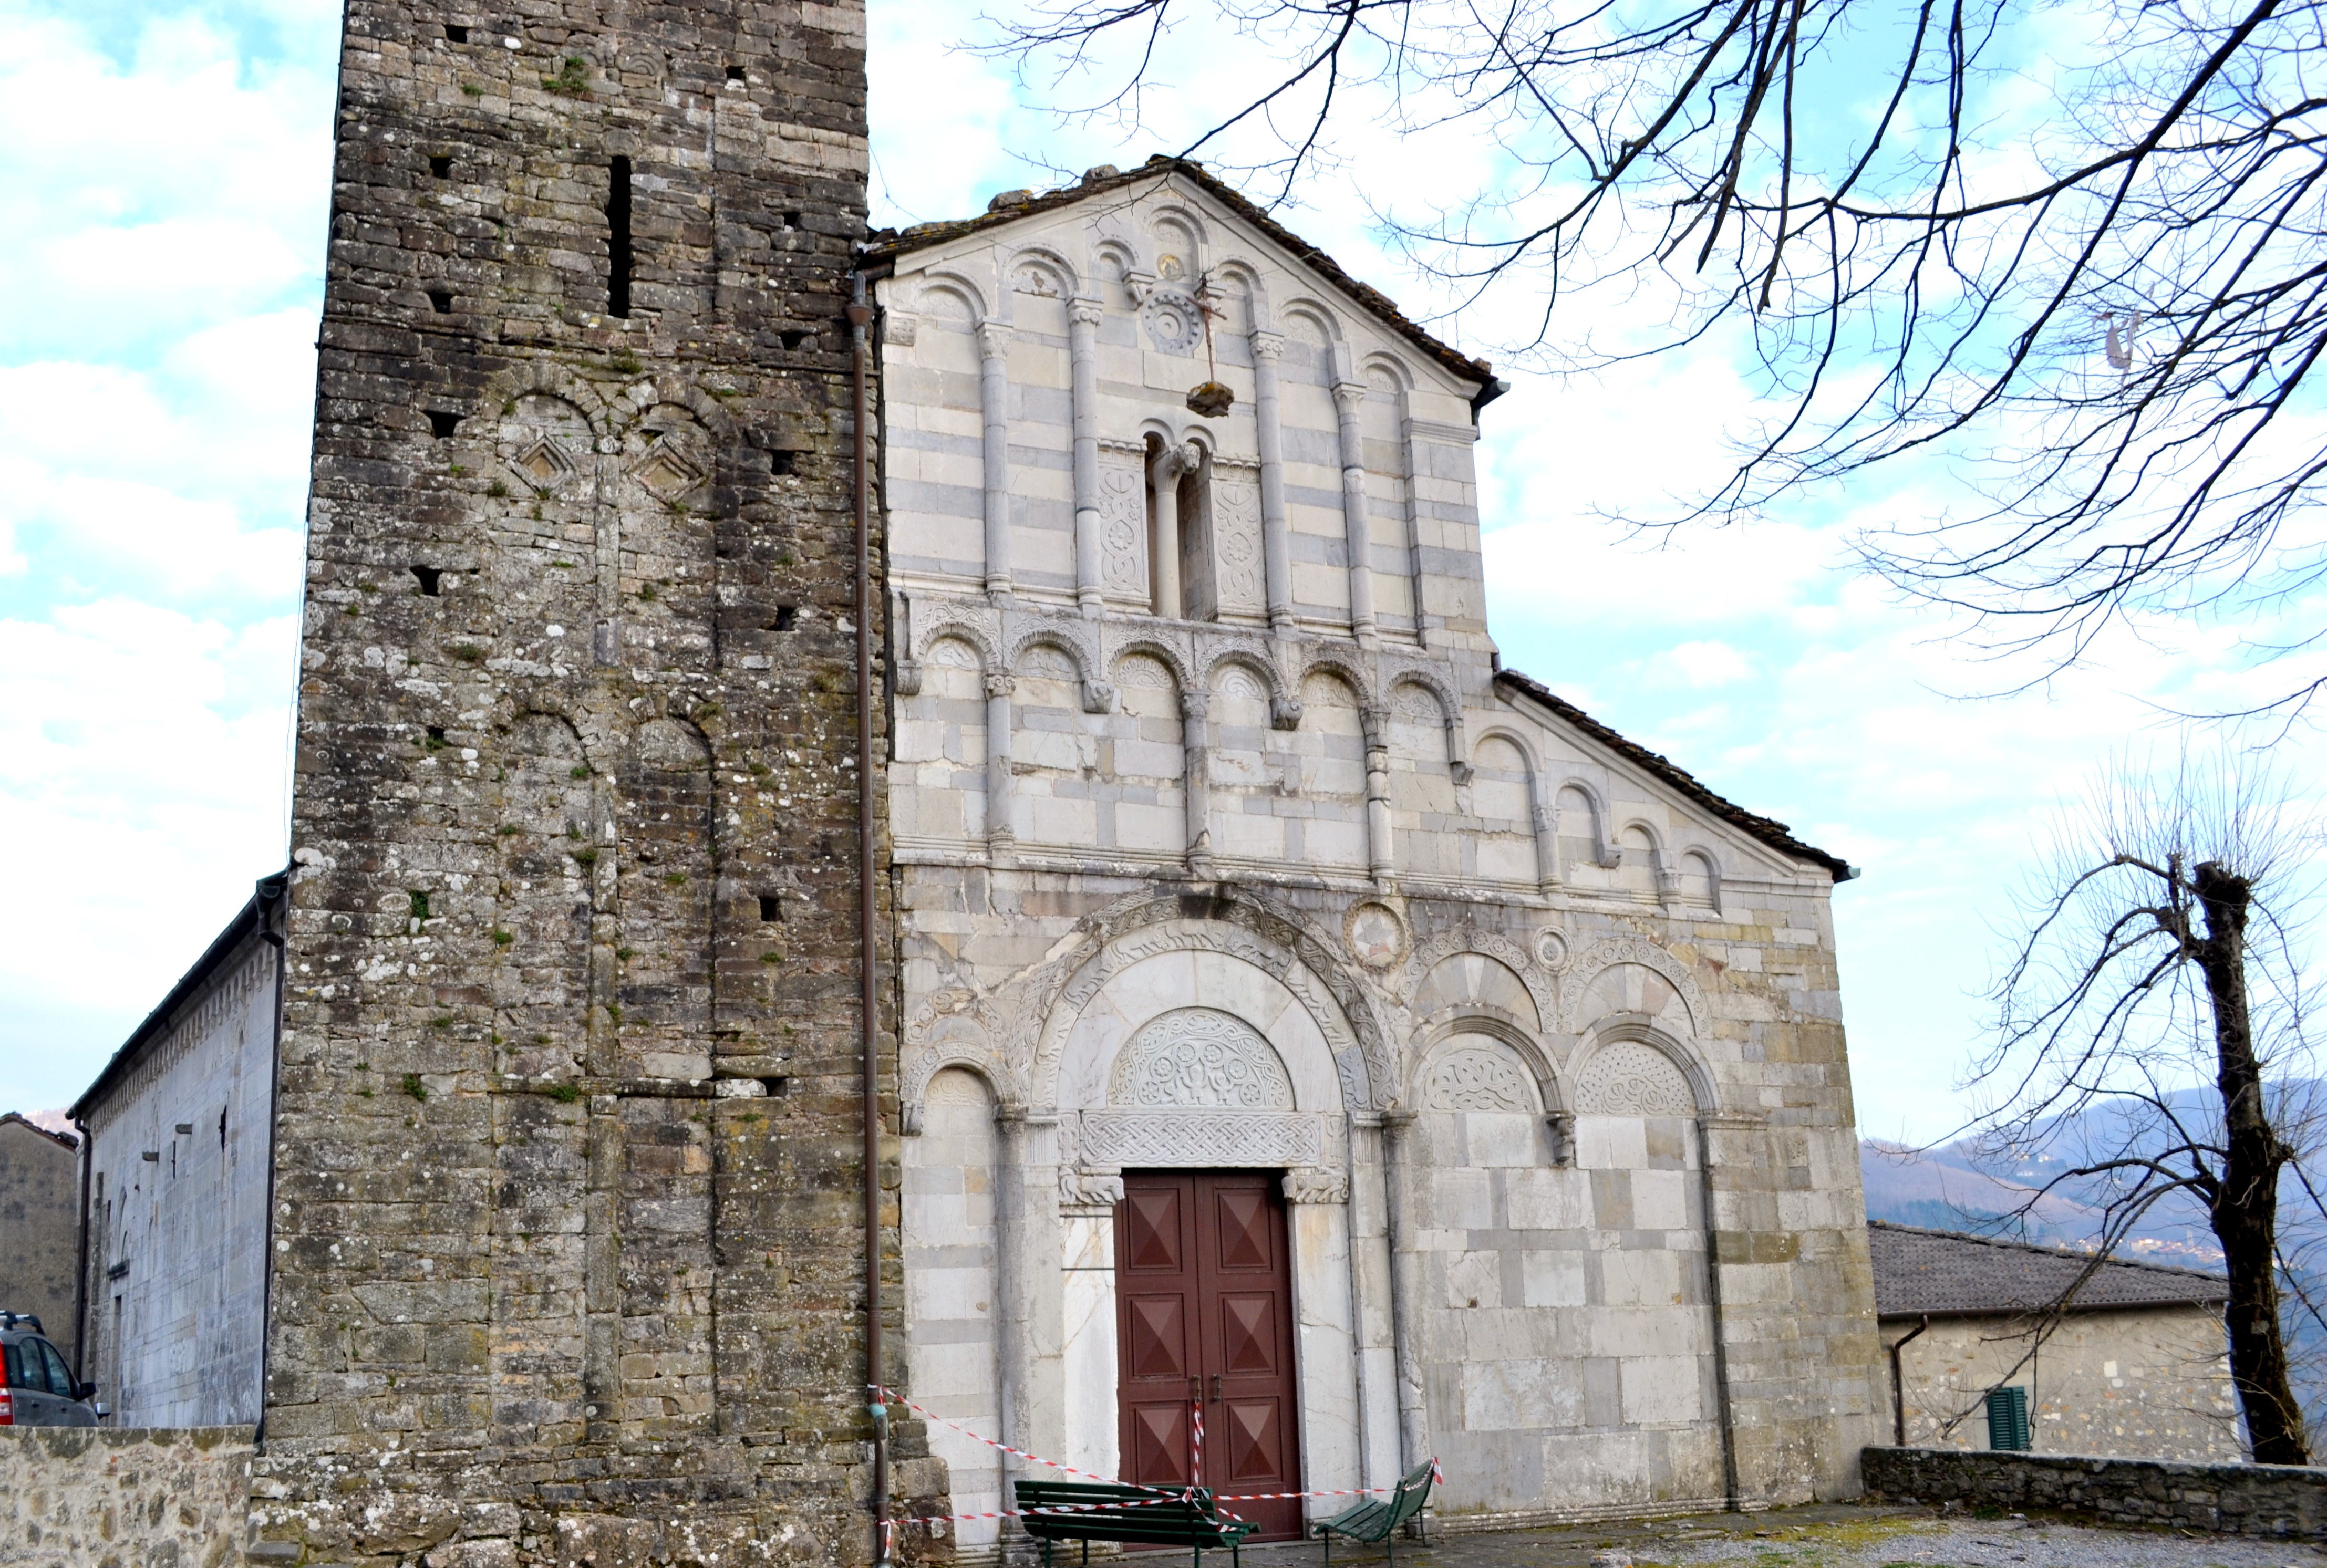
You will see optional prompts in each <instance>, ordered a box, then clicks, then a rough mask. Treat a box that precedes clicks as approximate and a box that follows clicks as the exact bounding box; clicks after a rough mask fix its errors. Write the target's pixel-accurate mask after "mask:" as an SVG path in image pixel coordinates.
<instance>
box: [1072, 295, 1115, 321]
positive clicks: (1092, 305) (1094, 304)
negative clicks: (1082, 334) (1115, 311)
mask: <svg viewBox="0 0 2327 1568" xmlns="http://www.w3.org/2000/svg"><path fill="white" fill-rule="evenodd" d="M1106 314H1107V306H1106V305H1105V304H1104V303H1101V302H1100V301H1098V300H1095V299H1091V298H1089V297H1088V296H1086V295H1077V296H1076V297H1075V298H1073V299H1070V300H1069V301H1068V302H1067V324H1068V325H1070V326H1076V327H1095V326H1097V325H1098V323H1099V322H1100V321H1101V320H1102V319H1103V318H1104V317H1105V316H1106Z"/></svg>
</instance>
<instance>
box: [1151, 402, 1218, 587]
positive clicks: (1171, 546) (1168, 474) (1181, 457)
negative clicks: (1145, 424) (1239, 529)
mask: <svg viewBox="0 0 2327 1568" xmlns="http://www.w3.org/2000/svg"><path fill="white" fill-rule="evenodd" d="M1203 461H1204V454H1203V452H1202V450H1201V448H1199V447H1198V446H1197V445H1196V444H1195V443H1193V442H1189V443H1185V444H1183V445H1180V446H1167V447H1164V449H1163V450H1161V451H1160V452H1158V453H1155V455H1154V456H1153V457H1152V458H1150V459H1148V462H1147V482H1148V484H1149V485H1150V486H1151V487H1152V488H1153V490H1154V496H1155V532H1154V537H1153V538H1152V539H1151V540H1150V545H1151V546H1152V548H1153V552H1154V558H1153V560H1152V561H1151V562H1150V564H1149V566H1148V579H1149V582H1148V587H1149V591H1150V593H1152V595H1153V598H1152V599H1151V600H1150V607H1151V608H1152V609H1154V611H1155V613H1156V614H1158V615H1161V616H1163V617H1164V618H1165V619H1166V620H1170V621H1178V620H1181V619H1182V618H1183V615H1184V612H1185V610H1186V606H1185V604H1183V603H1182V600H1181V593H1180V476H1181V475H1182V474H1185V473H1192V472H1194V471H1196V469H1197V468H1199V467H1200V466H1201V464H1202V463H1203Z"/></svg>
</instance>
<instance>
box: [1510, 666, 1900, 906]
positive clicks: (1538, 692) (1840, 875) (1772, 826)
mask: <svg viewBox="0 0 2327 1568" xmlns="http://www.w3.org/2000/svg"><path fill="white" fill-rule="evenodd" d="M1495 679H1496V680H1498V681H1500V682H1501V683H1502V684H1504V685H1506V686H1515V687H1517V688H1518V689H1519V691H1521V692H1523V693H1525V694H1526V695H1528V696H1529V697H1531V698H1533V699H1534V700H1535V701H1537V702H1539V703H1541V704H1543V705H1544V706H1546V707H1547V708H1549V709H1551V710H1552V712H1553V713H1555V714H1558V715H1559V716H1560V717H1561V718H1563V719H1565V720H1566V721H1567V722H1568V723H1571V724H1574V725H1575V727H1576V728H1577V729H1579V730H1582V731H1583V732H1584V733H1586V734H1588V735H1590V736H1591V737H1592V738H1593V739H1594V740H1596V741H1598V742H1600V743H1601V744H1603V745H1604V746H1606V747H1608V748H1609V749H1610V750H1612V751H1615V752H1617V753H1618V754H1619V755H1621V756H1622V757H1624V758H1625V759H1626V760H1628V761H1631V762H1632V763H1634V764H1636V765H1637V766H1639V767H1641V768H1645V769H1647V770H1649V772H1651V773H1653V774H1655V775H1656V776H1657V777H1658V778H1659V779H1663V780H1664V781H1665V782H1666V783H1668V784H1670V785H1672V786H1673V787H1674V788H1675V789H1678V790H1680V791H1681V792H1682V793H1683V794H1684V795H1687V796H1688V797H1690V798H1692V799H1694V800H1696V803H1697V804H1698V805H1700V806H1703V807H1706V808H1707V809H1709V810H1711V811H1712V812H1713V814H1714V815H1715V817H1720V818H1721V819H1722V820H1723V821H1724V822H1726V823H1728V824H1729V825H1730V826H1732V827H1734V828H1737V829H1739V830H1740V831H1742V832H1743V833H1745V834H1747V835H1751V836H1752V837H1754V838H1758V839H1760V840H1761V841H1762V843H1763V844H1766V845H1769V846H1770V847H1771V848H1772V849H1776V850H1780V851H1782V852H1783V853H1785V854H1790V855H1792V856H1794V857H1795V858H1796V859H1798V860H1807V861H1809V862H1811V863H1813V864H1817V865H1820V866H1824V867H1825V868H1826V869H1827V871H1828V872H1830V873H1833V875H1834V880H1835V881H1836V882H1849V881H1851V880H1852V879H1854V878H1855V877H1856V876H1857V875H1858V868H1857V867H1855V866H1854V865H1852V864H1851V863H1849V862H1848V861H1846V860H1844V859H1843V858H1842V857H1841V856H1840V855H1836V854H1827V852H1826V851H1825V850H1823V849H1820V848H1818V846H1817V845H1812V844H1805V843H1803V842H1802V841H1801V840H1800V839H1799V838H1796V837H1795V836H1794V834H1793V830H1792V829H1791V828H1790V827H1788V826H1786V825H1785V824H1784V823H1782V822H1780V821H1779V820H1778V819H1777V818H1775V817H1763V816H1762V815H1760V814H1759V813H1757V812H1752V811H1748V810H1746V809H1745V808H1744V807H1743V806H1740V805H1738V804H1737V803H1736V802H1735V801H1734V800H1731V799H1728V798H1725V797H1724V796H1721V795H1718V794H1715V792H1714V791H1713V790H1712V789H1710V788H1708V787H1707V786H1706V784H1705V783H1704V782H1703V781H1702V780H1701V779H1698V778H1697V777H1696V775H1695V774H1693V773H1691V772H1689V771H1688V770H1687V769H1686V768H1683V767H1681V766H1680V765H1679V764H1678V763H1677V762H1675V761H1672V760H1671V759H1669V758H1668V757H1666V756H1664V755H1662V754H1661V753H1659V752H1656V751H1649V749H1648V748H1647V747H1646V746H1643V745H1641V744H1640V742H1638V741H1633V740H1629V739H1627V738H1626V737H1625V736H1624V735H1623V734H1621V733H1619V732H1618V731H1616V730H1613V729H1611V728H1610V727H1609V726H1608V725H1606V724H1603V723H1601V722H1600V721H1599V720H1598V719H1595V718H1593V716H1592V715H1591V714H1587V713H1585V712H1584V710H1583V709H1582V708H1579V707H1577V706H1576V705H1575V704H1574V703H1571V702H1569V701H1568V700H1567V699H1566V698H1565V697H1563V696H1561V695H1559V694H1558V693H1556V692H1555V691H1553V690H1552V689H1551V688H1550V687H1549V686H1545V685H1544V684H1543V683H1542V682H1541V681H1539V680H1537V679H1536V678H1534V677H1532V676H1527V675H1522V674H1520V673H1519V671H1518V670H1515V669H1505V668H1498V669H1497V670H1496V671H1495Z"/></svg>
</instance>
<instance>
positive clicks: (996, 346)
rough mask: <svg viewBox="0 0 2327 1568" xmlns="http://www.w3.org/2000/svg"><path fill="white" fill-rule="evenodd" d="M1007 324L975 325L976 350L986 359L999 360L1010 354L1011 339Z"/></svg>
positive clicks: (985, 323) (987, 323) (988, 323)
mask: <svg viewBox="0 0 2327 1568" xmlns="http://www.w3.org/2000/svg"><path fill="white" fill-rule="evenodd" d="M1012 335H1013V334H1012V332H1011V329H1010V323H1009V322H979V323H978V324H977V350H978V352H979V353H980V354H982V355H983V356H985V357H986V359H1003V358H1005V356H1007V355H1008V354H1009V352H1010V339H1011V337H1012Z"/></svg>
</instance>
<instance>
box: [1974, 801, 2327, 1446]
mask: <svg viewBox="0 0 2327 1568" xmlns="http://www.w3.org/2000/svg"><path fill="white" fill-rule="evenodd" d="M2317 843H2318V835H2317V832H2316V830H2315V828H2314V827H2313V824H2312V823H2311V821H2310V819H2309V818H2308V817H2306V816H2304V814H2302V813H2301V812H2300V811H2299V810H2297V809H2296V808H2294V807H2290V806H2289V805H2287V804H2286V802H2285V796H2284V792H2283V791H2282V790H2281V789H2278V788H2277V785H2276V781H2275V780H2274V779H2272V778H2271V777H2270V776H2269V775H2268V774H2267V773H2257V772H2246V771H2241V770H2238V768H2237V767H2236V765H2235V764H2233V763H2230V762H2228V761H2223V762H2219V763H2203V764H2197V765H2191V764H2189V763H2187V762H2186V761H2185V762H2184V763H2183V764H2182V766H2181V767H2179V768H2178V769H2177V770H2174V772H2173V775H2172V776H2170V777H2163V778H2160V777H2155V776H2149V775H2145V774H2144V773H2143V772H2140V771H2138V770H2134V769H2132V768H2130V767H2125V766H2120V767H2118V768H2117V769H2115V770H2112V771H2111V772H2110V773H2109V774H2107V776H2105V777H2104V779H2102V781H2101V782H2100V783H2099V784H2098V786H2097V787H2096V788H2095V789H2094V790H2093V791H2092V792H2091V794H2090V796H2089V799H2088V800H2087V801H2086V802H2084V803H2083V804H2082V806H2080V807H2078V808H2076V809H2074V810H2072V811H2071V812H2070V813H2069V814H2067V815H2066V816H2065V817H2064V818H2063V822H2062V826H2061V830H2060V833H2059V835H2058V838H2057V842H2056V844H2055V846H2054V849H2053V852H2052V854H2051V856H2050V859H2049V861H2048V863H2046V864H2045V865H2044V866H2043V868H2042V871H2041V872H2040V873H2038V880H2037V882H2035V883H2034V884H2033V885H2034V888H2035V891H2034V892H2033V896H2032V897H2031V899H2030V900H2029V902H2028V909H2027V913H2028V920H2027V924H2026V926H2025V928H2024V930H2023V935H2022V937H2021V938H2020V941H2019V943H2018V946H2017V948H2016V950H2015V952H2014V957H2013V959H2012V962H2011V963H2010V965H2009V966H2008V967H2007V968H2006V970H2005V973H2004V975H2003V977H2002V978H2001V980H2000V981H1999V982H1998V983H1997V985H1996V988H1995V1001H1996V1003H1997V1004H1998V1013H1997V1020H1996V1038H1995V1043H1994V1044H1993V1046H1992V1048H1991V1049H1990V1050H1988V1052H1987V1053H1986V1055H1985V1057H1984V1058H1983V1059H1980V1060H1979V1061H1978V1062H1977V1065H1976V1067H1975V1069H1974V1071H1973V1073H1972V1075H1971V1077H1970V1079H1969V1086H1968V1087H1970V1088H1971V1089H1972V1090H1973V1092H1974V1093H1975V1094H1977V1095H1980V1096H1982V1097H1984V1099H1985V1101H1986V1107H1987V1108H1986V1114H1985V1115H1982V1116H1981V1117H1980V1119H1979V1122H1978V1128H1979V1139H1978V1142H1979V1144H1980V1149H1981V1153H1983V1154H1984V1155H1985V1156H1986V1157H1987V1158H1989V1159H1992V1160H1998V1161H2011V1162H2019V1163H2023V1164H2024V1163H2025V1162H2028V1161H2030V1160H2031V1159H2032V1158H2036V1157H2040V1156H2041V1155H2042V1154H2044V1153H2053V1154H2056V1155H2057V1154H2061V1153H2065V1154H2066V1158H2065V1159H2063V1160H2061V1161H2059V1162H2058V1163H2059V1166H2060V1168H2059V1169H2057V1170H2056V1171H2054V1173H2053V1174H2051V1176H2050V1177H2049V1179H2048V1180H2046V1181H2043V1182H2042V1184H2041V1187H2040V1188H2039V1189H2038V1190H2037V1192H2036V1193H2035V1194H2034V1195H2033V1197H2032V1199H2031V1201H2032V1203H2033V1201H2035V1199H2037V1198H2041V1197H2042V1196H2044V1195H2047V1194H2051V1193H2054V1192H2073V1193H2075V1194H2077V1195H2078V1196H2079V1198H2081V1199H2084V1200H2086V1201H2089V1202H2096V1203H2097V1204H2098V1209H2099V1212H2100V1215H2101V1230H2102V1235H2101V1237H2100V1238H2099V1239H2100V1245H2099V1247H2098V1250H2097V1252H2096V1254H2095V1256H2094V1263H2093V1268H2098V1265H2099V1264H2100V1262H2101V1261H2102V1260H2103V1259H2105V1258H2107V1256H2108V1255H2110V1254H2111V1253H2112V1252H2114V1251H2115V1250H2117V1248H2118V1246H2121V1244H2122V1243H2123V1242H2124V1241H2125V1240H2126V1237H2127V1236H2128V1235H2129V1234H2130V1233H2132V1232H2133V1231H2134V1230H2135V1228H2136V1227H2138V1226H2139V1225H2140V1224H2141V1222H2142V1221H2143V1219H2144V1218H2145V1217H2147V1216H2148V1215H2149V1214H2150V1213H2151V1211H2152V1210H2153V1209H2157V1208H2158V1207H2159V1206H2160V1205H2161V1204H2169V1203H2172V1202H2173V1201H2175V1200H2176V1199H2180V1198H2182V1197H2183V1196H2184V1195H2186V1197H2187V1198H2190V1199H2195V1200H2196V1201H2197V1203H2198V1204H2199V1205H2200V1206H2201V1207H2202V1209H2203V1211H2204V1213H2205V1215H2206V1217H2207V1219H2208V1221H2209V1222H2210V1225H2211V1227H2212V1228H2213V1232H2214V1235H2215V1236H2216V1237H2218V1238H2219V1239H2220V1243H2221V1247H2222V1255H2223V1258H2224V1261H2225V1264H2226V1266H2227V1272H2228V1274H2229V1310H2228V1313H2227V1328H2228V1332H2229V1349H2230V1375H2231V1378H2232V1380H2233V1382H2234V1384H2235V1385H2236V1386H2237V1389H2238V1401H2239V1405H2240V1408H2241V1410H2242V1411H2243V1413H2244V1414H2245V1417H2246V1423H2247V1431H2248V1438H2249V1440H2250V1442H2251V1443H2252V1445H2253V1451H2254V1457H2255V1459H2256V1461H2257V1462H2261V1463H2269V1464H2305V1463H2308V1462H2309V1455H2310V1446H2309V1442H2308V1439H2307V1437H2306V1436H2305V1433H2304V1420H2303V1414H2302V1410H2301V1408H2300V1406H2299V1405H2298V1403H2297V1401H2296V1399H2295V1396H2294V1392H2293V1388H2292V1384H2291V1381H2290V1377H2289V1365H2288V1354H2287V1348H2286V1335H2285V1331H2284V1325H2285V1312H2284V1311H2283V1310H2282V1309H2283V1308H2286V1307H2294V1306H2298V1305H2300V1303H2299V1302H2292V1301H2282V1296H2281V1282H2282V1280H2283V1279H2285V1278H2286V1277H2287V1275H2286V1274H2285V1271H2284V1270H2283V1268H2282V1264H2283V1262H2284V1259H2283V1255H2282V1248H2281V1246H2280V1238H2279V1227H2280V1205H2281V1202H2282V1199H2290V1198H2291V1199H2294V1200H2296V1201H2300V1200H2301V1199H2302V1198H2303V1196H2304V1192H2306V1191H2307V1190H2308V1182H2307V1179H2306V1178H2305V1177H2304V1174H2303V1171H2302V1168H2301V1161H2302V1159H2303V1157H2304V1154H2305V1153H2308V1152H2309V1151H2310V1149H2311V1148H2312V1146H2313V1143H2315V1140H2316V1131H2317V1129H2316V1127H2315V1125H2314V1122H2313V1114H2312V1106H2311V1103H2310V1102H2311V1096H2310V1093H2309V1089H2310V1087H2311V1086H2310V1079H2309V1078H2308V1074H2307V1069H2308V1066H2309V1056H2308V1050H2307V1045H2306V1042H2305V1040H2304V1030H2303V1007H2302V995H2303V969H2302V965H2301V963H2300V961H2299V957H2298V955H2297V954H2296V953H2295V952H2294V949H2293V941H2292V932H2293V923H2294V922H2293V917H2294V912H2295V910H2297V908H2298V907H2299V905H2300V903H2301V892H2300V888H2299V885H2298V878H2299V874H2300V873H2301V871H2302V869H2303V867H2304V863H2305V860H2306V857H2307V856H2308V855H2309V854H2311V853H2312V852H2313V851H2314V850H2315V849H2316V847H2317ZM2209 1081H2210V1083H2211V1086H2212V1090H2211V1093H2210V1094H2208V1093H2195V1094H2193V1093H2192V1092H2191V1090H2192V1089H2193V1088H2195V1087H2198V1086H2201V1085H2203V1084H2205V1083H2207V1082H2209ZM2290 1171H2293V1172H2294V1176H2293V1178H2292V1179H2287V1180H2283V1179H2284V1178H2287V1175H2288V1172H2290ZM2283 1187H2284V1188H2285V1189H2289V1190H2285V1191H2283V1190H2282V1188H2283ZM2311 1201H2312V1207H2313V1210H2314V1211H2315V1212H2320V1213H2322V1214H2327V1210H2319V1209H2318V1208H2317V1198H2316V1195H2315V1194H2314V1195H2312V1199H2311ZM2091 1272H2092V1269H2088V1270H2087V1271H2086V1276H2085V1277H2087V1278H2089V1276H2090V1274H2091ZM2082 1283H2083V1280H2082V1279H2080V1280H2079V1282H2078V1286H2079V1287H2080V1286H2081V1284H2082ZM2294 1283H2295V1284H2296V1290H2297V1293H2298V1294H2302V1293H2306V1292H2307V1290H2308V1287H2307V1286H2306V1285H2305V1284H2304V1282H2303V1281H2302V1279H2301V1278H2300V1277H2297V1278H2296V1280H2295V1282H2294ZM2074 1288H2076V1287H2072V1293H2073V1289H2074ZM2067 1304H2068V1302H2066V1301H2063V1302H2061V1303H2057V1307H2058V1308H2059V1309H2062V1310H2064V1309H2065V1308H2066V1306H2067Z"/></svg>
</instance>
